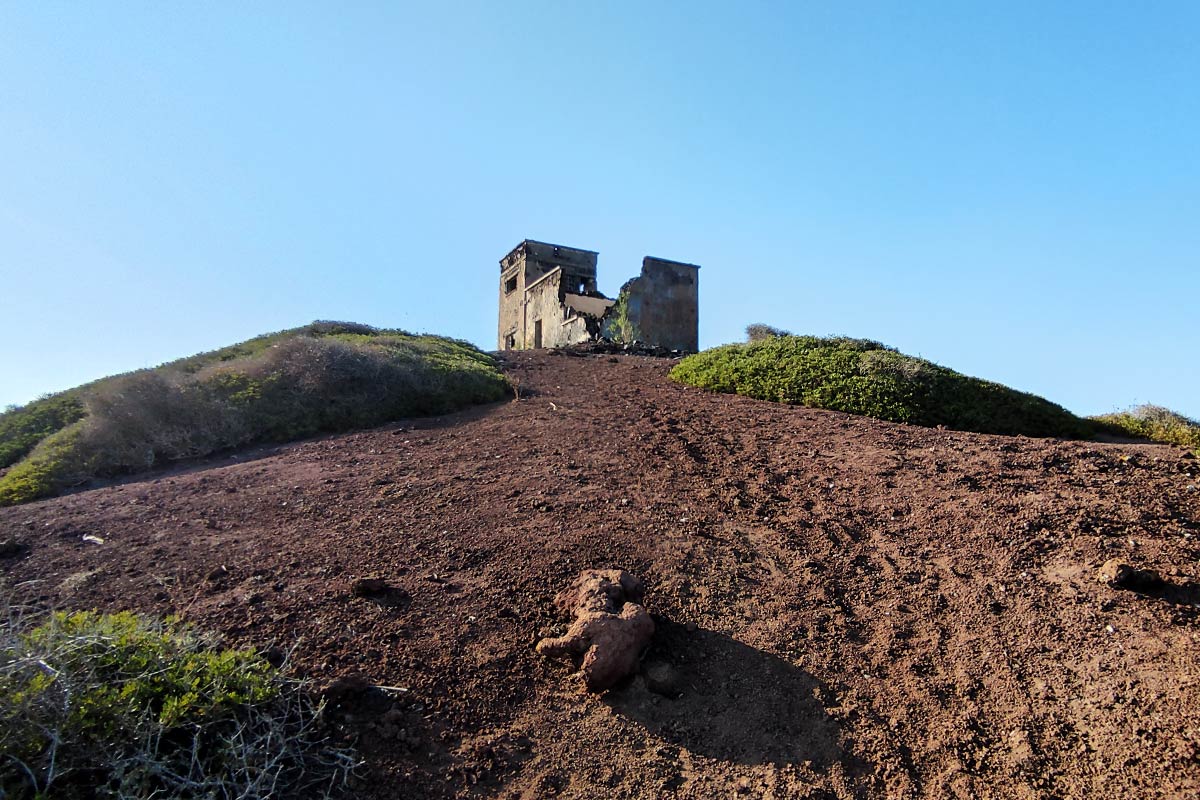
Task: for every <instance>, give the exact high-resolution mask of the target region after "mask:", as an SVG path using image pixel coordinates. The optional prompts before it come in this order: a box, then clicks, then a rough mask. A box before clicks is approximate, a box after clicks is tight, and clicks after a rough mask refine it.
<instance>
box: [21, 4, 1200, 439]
mask: <svg viewBox="0 0 1200 800" xmlns="http://www.w3.org/2000/svg"><path fill="white" fill-rule="evenodd" d="M1198 32H1200V4H1198V3H1195V2H1181V3H1169V2H1155V3H1109V2H1102V1H1098V0H1089V2H1078V3H1071V2H1055V3H1047V2H1042V1H1041V0H1039V2H1028V3H1019V2H992V1H990V0H989V2H977V3H971V2H947V3H938V2H920V3H913V2H910V1H909V0H905V1H903V2H889V3H871V2H855V3H841V2H821V3H816V2H813V3H802V2H787V3H782V2H781V3H776V4H763V3H751V2H737V3H733V2H728V3H712V4H710V3H703V2H686V3H685V2H679V3H647V2H628V3H624V2H587V3H585V2H570V3H567V2H553V3H552V2H547V3H538V4H531V3H522V2H512V1H511V0H508V1H506V2H488V3H452V2H446V3H443V2H425V3H421V4H411V5H410V4H404V3H400V2H389V3H380V4H378V5H374V4H368V3H324V4H306V3H301V2H294V1H289V2H286V3H282V2H280V3H234V2H226V3H146V4H138V3H133V2H108V3H75V2H71V3H57V2H46V1H44V0H38V2H33V1H32V0H29V1H28V2H8V3H3V4H0V322H2V324H3V329H4V332H5V336H4V339H3V342H4V343H3V345H0V405H4V404H7V403H22V402H26V401H28V400H30V399H32V398H34V397H36V396H37V395H39V394H41V393H44V392H49V391H54V390H59V389H65V388H68V387H70V386H73V385H76V384H79V383H81V382H83V381H86V380H89V379H92V378H97V377H100V376H103V375H107V374H112V373H115V372H122V371H126V370H130V369H137V368H140V367H145V366H153V365H155V364H158V363H161V362H163V361H166V360H169V359H172V358H175V357H179V356H185V355H189V354H192V353H195V352H198V351H201V350H208V349H213V348H216V347H219V346H222V345H225V344H230V343H232V342H235V341H239V340H242V339H246V338H249V337H250V336H253V335H256V334H259V333H264V332H267V331H272V330H278V329H281V328H287V327H294V326H297V325H301V324H304V323H306V322H309V321H311V320H314V319H342V320H353V321H358V322H366V323H370V324H374V325H378V326H386V327H403V328H406V329H409V330H414V331H429V332H434V333H442V334H448V335H451V336H456V337H460V338H465V339H468V340H470V341H472V342H474V343H476V344H478V345H480V346H482V347H484V348H485V349H491V348H493V347H495V336H496V292H497V285H498V280H499V265H498V263H497V262H498V260H499V259H500V257H501V256H503V255H504V254H505V253H506V252H507V251H508V250H509V249H511V248H512V247H513V246H515V245H516V244H517V243H518V242H520V240H522V239H524V238H532V239H540V240H543V241H550V242H555V243H560V244H566V245H572V246H577V247H584V248H587V249H592V250H598V251H600V262H599V270H600V288H601V290H602V291H607V292H609V293H610V294H613V293H615V292H616V291H617V289H618V288H619V287H620V285H621V284H622V283H623V282H624V281H625V280H626V279H628V278H630V277H632V276H633V275H634V274H636V272H637V270H638V268H639V266H640V262H641V258H642V256H643V255H647V254H651V255H656V256H660V257H664V258H671V259H676V260H681V261H689V262H693V263H698V264H701V265H702V269H701V271H700V279H701V283H700V304H701V305H700V314H701V322H700V339H701V345H702V346H704V347H708V346H712V345H717V344H721V343H724V342H729V341H736V340H740V339H741V338H742V334H743V329H744V327H745V326H746V325H747V324H748V323H751V322H766V323H769V324H773V325H776V326H779V327H784V328H788V329H790V330H793V331H795V332H800V333H813V334H831V333H839V334H847V335H852V336H861V337H869V338H874V339H879V340H881V341H883V342H886V343H888V344H891V345H893V346H896V347H898V348H900V349H901V350H903V351H905V352H908V353H912V354H915V355H921V356H924V357H925V358H929V359H931V360H933V361H936V362H938V363H941V364H944V365H946V366H949V367H952V368H954V369H957V370H959V371H961V372H965V373H968V374H972V375H977V376H980V377H984V378H990V379H993V380H998V381H1001V382H1003V383H1006V384H1009V385H1011V386H1014V387H1016V388H1019V389H1023V390H1026V391H1032V392H1035V393H1037V394H1041V395H1044V396H1046V397H1048V398H1050V399H1052V400H1054V401H1056V402H1059V403H1061V404H1063V405H1065V406H1066V407H1068V408H1069V409H1071V410H1072V411H1075V412H1077V413H1082V414H1094V413H1102V412H1106V411H1111V410H1115V409H1117V408H1122V407H1126V406H1129V405H1131V404H1134V403H1142V402H1154V403H1158V404H1161V405H1166V406H1169V407H1172V408H1174V409H1176V410H1177V411H1180V412H1183V413H1185V414H1187V415H1189V416H1192V417H1200V368H1198V366H1197V358H1196V354H1197V349H1198V347H1197V346H1198V345H1200V327H1198V325H1197V313H1196V312H1197V305H1198V302H1197V301H1198V298H1200V44H1198V43H1197V42H1198V38H1197V36H1198Z"/></svg>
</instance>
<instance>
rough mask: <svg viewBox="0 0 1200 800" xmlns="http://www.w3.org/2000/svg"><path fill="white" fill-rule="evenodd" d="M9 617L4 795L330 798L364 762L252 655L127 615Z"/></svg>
mask: <svg viewBox="0 0 1200 800" xmlns="http://www.w3.org/2000/svg"><path fill="white" fill-rule="evenodd" d="M0 614H3V612H0ZM3 616H4V618H3V620H0V797H11V798H14V800H18V799H19V800H26V798H28V799H29V800H38V799H39V798H48V797H55V798H65V799H66V800H77V799H78V800H84V798H88V799H89V800H90V799H91V798H104V797H112V798H134V797H139V798H149V797H154V798H162V800H174V799H178V800H183V799H184V798H214V799H215V798H222V799H225V798H228V799H229V800H232V799H233V798H239V800H255V799H257V798H262V799H263V800H265V799H266V798H272V797H285V796H286V797H314V798H327V797H333V796H337V795H340V794H343V790H344V789H345V787H346V784H347V781H348V779H349V777H350V774H351V772H352V770H353V769H354V768H355V766H356V765H357V761H356V758H355V757H354V755H353V753H351V752H350V751H348V750H345V749H344V748H340V747H336V746H334V745H332V744H331V743H330V742H328V741H327V739H326V737H325V735H324V733H323V732H322V728H323V726H322V723H321V710H322V709H321V706H320V705H319V704H315V703H313V702H311V701H310V700H309V699H308V694H307V692H306V687H305V686H304V685H303V684H302V683H299V682H297V681H294V680H291V679H289V678H287V677H285V676H284V675H283V674H282V673H280V672H279V671H277V670H276V669H275V668H273V667H272V666H271V665H270V664H268V663H267V662H266V661H265V660H264V659H263V658H262V657H260V656H258V655H255V654H254V653H253V652H250V651H247V650H222V649H220V648H218V647H217V646H216V643H215V641H214V640H212V639H211V637H204V636H200V635H198V634H196V633H195V632H194V631H193V630H192V629H190V628H188V627H186V626H184V625H182V624H180V623H179V622H178V621H176V620H172V619H168V620H165V621H156V620H150V619H146V618H142V617H137V616H135V615H133V614H130V613H127V612H123V613H120V614H99V613H96V612H74V613H56V614H53V615H51V616H50V617H48V618H45V619H42V620H38V621H36V622H33V621H30V620H29V619H27V618H24V617H22V616H21V615H20V614H17V613H14V612H13V611H12V609H9V610H8V613H7V614H4V615H3Z"/></svg>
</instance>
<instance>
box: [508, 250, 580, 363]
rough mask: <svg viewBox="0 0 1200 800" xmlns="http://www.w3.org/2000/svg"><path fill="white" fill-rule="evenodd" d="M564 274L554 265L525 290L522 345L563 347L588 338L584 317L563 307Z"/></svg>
mask: <svg viewBox="0 0 1200 800" xmlns="http://www.w3.org/2000/svg"><path fill="white" fill-rule="evenodd" d="M566 277H567V276H566V273H564V272H563V271H562V270H561V269H556V270H554V271H553V272H550V273H548V274H546V275H544V276H542V277H541V278H539V279H538V280H537V282H535V283H533V284H532V285H531V286H530V287H529V288H528V289H527V290H526V293H525V323H524V329H525V339H524V345H523V346H524V347H564V346H566V345H569V344H574V343H576V342H582V341H586V340H587V339H588V338H589V334H588V330H587V323H586V322H585V321H584V319H583V318H582V317H579V316H574V315H571V314H570V313H569V311H568V310H565V309H564V308H563V296H564V287H563V280H564V278H566Z"/></svg>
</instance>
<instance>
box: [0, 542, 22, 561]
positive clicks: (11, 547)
mask: <svg viewBox="0 0 1200 800" xmlns="http://www.w3.org/2000/svg"><path fill="white" fill-rule="evenodd" d="M23 552H25V544H24V543H23V542H18V541H17V540H16V539H5V540H4V541H0V558H14V557H16V556H19V555H21V553H23Z"/></svg>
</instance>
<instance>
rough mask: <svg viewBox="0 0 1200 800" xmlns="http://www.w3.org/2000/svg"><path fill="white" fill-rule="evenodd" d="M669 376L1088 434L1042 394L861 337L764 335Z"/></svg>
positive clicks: (908, 417) (939, 419)
mask: <svg viewBox="0 0 1200 800" xmlns="http://www.w3.org/2000/svg"><path fill="white" fill-rule="evenodd" d="M671 377H672V378H673V379H674V380H676V381H679V382H680V383H686V384H689V385H691V386H697V387H699V388H702V389H710V390H713V391H718V392H729V393H736V394H742V395H746V396H748V397H755V398H758V399H760V400H773V401H776V402H781V403H792V404H797V405H805V406H811V407H814V408H827V409H831V410H834V411H844V412H847V413H850V414H862V415H865V416H869V417H875V418H877V419H884V420H890V421H892V422H910V423H914V424H917V425H928V426H935V425H945V426H946V427H949V428H955V429H957V430H968V431H979V432H982V433H1002V434H1024V435H1027V436H1062V437H1088V436H1090V435H1091V434H1092V429H1091V426H1090V425H1089V424H1088V423H1087V421H1085V420H1082V419H1080V418H1078V417H1076V416H1075V415H1073V414H1071V413H1070V412H1069V411H1067V410H1066V409H1064V408H1062V407H1060V406H1057V405H1055V404H1053V403H1051V402H1049V401H1048V400H1044V399H1042V398H1040V397H1037V396H1035V395H1032V394H1026V393H1024V392H1018V391H1016V390H1014V389H1010V388H1008V387H1006V386H1002V385H1000V384H998V383H992V382H990V381H984V380H980V379H978V378H971V377H968V376H966V375H961V374H959V373H957V372H954V371H953V370H950V369H946V368H945V367H941V366H938V365H937V364H933V363H931V362H929V361H925V360H923V359H919V358H914V357H912V356H906V355H904V354H902V353H899V352H897V351H896V350H895V349H893V348H890V347H885V346H884V345H882V344H880V343H879V342H873V341H870V340H866V339H850V338H846V337H829V338H818V337H815V336H770V337H767V338H765V339H760V340H759V341H755V342H749V343H747V344H732V345H725V346H723V347H717V348H714V349H712V350H706V351H704V352H702V353H697V354H696V355H692V356H688V357H687V358H685V359H683V361H681V362H680V363H679V364H678V365H677V366H676V367H675V368H674V369H673V370H672V371H671Z"/></svg>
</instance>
